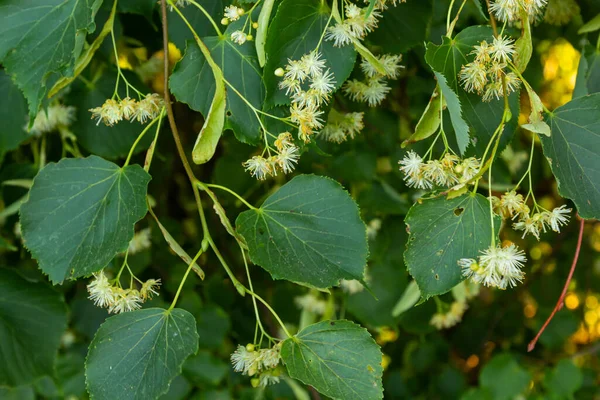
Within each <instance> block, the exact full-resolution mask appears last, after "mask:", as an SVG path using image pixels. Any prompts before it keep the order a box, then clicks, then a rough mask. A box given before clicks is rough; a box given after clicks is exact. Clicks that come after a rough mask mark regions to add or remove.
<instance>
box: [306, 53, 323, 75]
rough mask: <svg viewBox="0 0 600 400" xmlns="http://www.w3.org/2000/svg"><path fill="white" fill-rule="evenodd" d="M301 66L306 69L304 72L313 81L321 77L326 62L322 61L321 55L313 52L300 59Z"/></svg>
mask: <svg viewBox="0 0 600 400" xmlns="http://www.w3.org/2000/svg"><path fill="white" fill-rule="evenodd" d="M300 64H302V66H303V67H304V71H305V72H306V73H308V75H310V76H311V77H312V78H313V79H314V78H316V77H318V76H320V75H321V73H322V71H323V69H324V68H325V60H323V59H321V53H318V52H316V51H311V52H310V53H308V54H305V55H303V56H302V58H301V59H300Z"/></svg>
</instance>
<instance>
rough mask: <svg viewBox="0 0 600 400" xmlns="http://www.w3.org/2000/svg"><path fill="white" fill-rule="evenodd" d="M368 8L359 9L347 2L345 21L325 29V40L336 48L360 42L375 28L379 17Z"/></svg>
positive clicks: (374, 11)
mask: <svg viewBox="0 0 600 400" xmlns="http://www.w3.org/2000/svg"><path fill="white" fill-rule="evenodd" d="M367 13H368V7H364V8H361V7H359V6H357V5H356V4H354V3H350V2H348V3H347V4H346V7H345V19H344V20H343V21H342V22H341V23H338V24H336V25H334V26H330V27H329V28H327V33H326V35H325V40H330V41H333V45H334V46H336V47H342V46H346V45H347V44H350V43H352V41H354V40H362V39H364V37H365V36H366V35H367V34H368V33H369V32H372V31H373V30H374V29H375V28H377V19H378V18H380V17H381V13H380V12H379V11H378V10H375V9H373V10H371V12H370V13H369V14H368V15H367Z"/></svg>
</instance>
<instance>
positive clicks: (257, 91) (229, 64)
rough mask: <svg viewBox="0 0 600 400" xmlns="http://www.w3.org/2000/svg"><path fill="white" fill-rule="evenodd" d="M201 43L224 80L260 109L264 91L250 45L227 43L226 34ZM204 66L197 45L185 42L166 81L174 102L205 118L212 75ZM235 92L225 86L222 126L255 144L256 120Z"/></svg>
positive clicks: (257, 124) (243, 140)
mask: <svg viewBox="0 0 600 400" xmlns="http://www.w3.org/2000/svg"><path fill="white" fill-rule="evenodd" d="M228 30H229V29H228ZM203 40H204V43H205V44H206V46H207V48H208V49H209V50H210V53H211V55H212V57H213V59H214V61H215V63H216V64H217V65H218V66H219V67H220V68H221V69H222V71H223V75H224V77H225V79H227V81H228V82H229V83H230V84H231V85H232V86H233V87H234V88H235V90H237V91H238V92H239V93H240V94H241V95H242V96H244V97H245V98H246V100H247V101H248V102H249V103H250V104H252V106H253V107H255V108H257V109H260V108H261V107H262V103H263V101H264V98H265V88H264V85H263V83H262V74H261V71H260V67H259V66H258V61H257V59H256V50H255V49H254V46H253V45H252V42H246V43H244V44H243V45H238V44H236V43H234V42H232V41H231V38H230V35H229V34H227V33H226V34H225V36H224V37H223V38H218V37H207V38H204V39H203ZM207 67H208V65H206V58H205V57H204V56H203V54H202V52H201V51H200V48H199V47H198V46H197V44H195V43H193V42H188V43H187V48H186V52H185V56H184V57H183V59H182V60H181V61H180V62H179V63H178V64H177V66H176V67H175V70H174V71H173V75H172V76H171V79H170V82H169V84H170V87H171V91H172V92H173V94H174V95H175V97H176V98H177V100H179V101H181V102H184V103H187V104H188V105H189V106H190V108H192V109H193V110H196V111H200V112H201V113H202V114H203V115H207V113H208V112H209V110H210V107H211V104H210V99H211V97H212V94H213V93H214V90H215V78H214V74H213V73H212V72H211V69H210V68H207ZM235 90H233V89H231V88H230V87H227V105H226V109H227V117H226V118H225V115H223V119H224V120H226V123H225V125H224V127H225V128H226V129H232V130H233V132H234V133H235V135H236V138H238V140H240V141H241V142H244V143H257V142H258V141H259V140H260V138H261V131H260V124H259V122H258V119H257V117H256V115H255V114H254V112H253V110H252V109H251V108H250V107H249V106H248V105H247V104H246V102H244V100H243V99H242V98H241V97H240V96H239V95H238V94H237V93H235ZM222 101H225V99H224V98H223V100H222ZM223 113H225V108H223ZM215 118H216V117H215Z"/></svg>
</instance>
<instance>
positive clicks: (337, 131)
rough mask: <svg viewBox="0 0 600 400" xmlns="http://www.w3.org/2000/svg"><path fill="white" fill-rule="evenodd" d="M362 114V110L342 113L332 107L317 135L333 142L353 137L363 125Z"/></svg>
mask: <svg viewBox="0 0 600 400" xmlns="http://www.w3.org/2000/svg"><path fill="white" fill-rule="evenodd" d="M363 115H364V114H363V113H362V112H352V113H345V114H342V113H340V112H338V111H336V110H335V109H333V108H332V109H331V111H329V115H328V116H327V124H326V125H325V127H324V128H323V129H322V130H321V132H319V137H320V138H323V139H325V140H327V141H328V142H334V143H342V142H345V141H346V140H348V139H354V137H355V136H356V135H357V134H359V133H360V131H361V130H362V129H363V128H364V127H365V125H364V123H363Z"/></svg>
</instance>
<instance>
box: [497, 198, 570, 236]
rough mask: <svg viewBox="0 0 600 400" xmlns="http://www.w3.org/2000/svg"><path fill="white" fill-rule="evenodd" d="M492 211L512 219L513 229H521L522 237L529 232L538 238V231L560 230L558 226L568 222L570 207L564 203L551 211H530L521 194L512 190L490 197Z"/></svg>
mask: <svg viewBox="0 0 600 400" xmlns="http://www.w3.org/2000/svg"><path fill="white" fill-rule="evenodd" d="M492 202H493V204H494V211H495V212H496V213H497V214H498V215H500V216H502V217H503V218H511V219H512V220H513V221H514V220H516V222H514V223H513V229H514V230H517V231H523V236H522V238H525V236H526V235H528V234H530V235H533V236H535V238H536V239H537V240H540V233H541V232H546V231H547V229H550V230H552V231H554V232H557V233H558V232H560V227H561V226H563V225H566V224H567V223H568V222H569V218H570V216H569V214H570V213H571V209H570V208H566V206H565V205H562V206H560V207H556V208H554V209H553V210H552V211H548V210H539V209H538V208H539V206H537V205H536V206H535V208H536V209H538V210H537V211H536V212H533V213H532V212H531V210H530V209H529V206H527V204H526V203H525V199H524V198H523V195H521V194H519V193H517V192H516V191H514V190H512V191H510V192H506V193H505V194H503V195H502V197H501V198H500V199H498V198H492Z"/></svg>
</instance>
